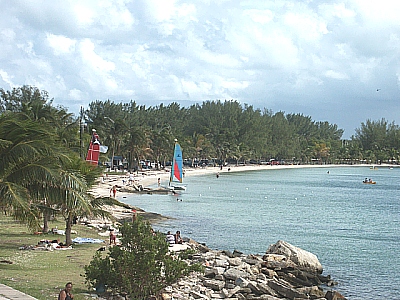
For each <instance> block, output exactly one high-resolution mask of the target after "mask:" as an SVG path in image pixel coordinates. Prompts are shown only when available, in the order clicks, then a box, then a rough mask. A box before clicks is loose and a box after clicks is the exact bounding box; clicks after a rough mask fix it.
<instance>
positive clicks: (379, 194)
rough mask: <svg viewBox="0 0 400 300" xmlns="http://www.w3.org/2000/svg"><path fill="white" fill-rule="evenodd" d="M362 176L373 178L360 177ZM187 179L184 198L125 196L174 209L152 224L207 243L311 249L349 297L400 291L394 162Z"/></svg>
mask: <svg viewBox="0 0 400 300" xmlns="http://www.w3.org/2000/svg"><path fill="white" fill-rule="evenodd" d="M328 171H329V173H328ZM365 177H368V178H372V179H373V180H374V181H376V182H377V184H376V185H369V184H363V183H362V180H363V179H364V178H365ZM185 184H187V186H188V188H187V191H186V192H185V193H183V194H182V195H180V196H179V199H182V201H177V197H174V196H169V195H168V196H166V195H133V196H129V197H128V198H126V199H124V202H127V203H129V204H132V205H135V206H138V207H141V208H143V209H144V210H146V211H151V212H156V213H161V214H163V215H167V216H170V217H173V218H174V219H172V220H168V221H166V222H163V223H161V224H158V225H157V226H155V228H156V229H158V230H160V231H163V232H166V231H168V230H171V231H173V232H175V231H176V230H180V231H181V233H182V236H186V237H191V238H193V239H195V240H197V241H198V242H202V243H205V244H207V245H208V246H209V247H211V248H213V249H220V250H231V251H233V250H235V249H236V250H239V251H242V252H245V253H258V254H262V253H265V250H266V249H267V248H268V246H269V245H270V244H273V243H275V242H276V241H278V240H285V241H287V242H289V243H291V244H293V245H295V246H298V247H300V248H302V249H305V250H308V251H310V252H312V253H314V254H316V255H317V256H318V258H319V260H320V262H321V264H322V265H323V267H324V274H325V275H328V274H331V275H332V277H333V278H334V279H335V280H337V281H338V282H339V285H338V287H337V289H338V290H339V291H340V292H341V293H342V294H344V295H345V296H346V297H348V299H399V298H400V296H399V295H400V276H399V270H400V255H399V253H398V251H399V250H400V239H399V237H400V234H399V231H398V230H399V225H400V215H399V211H400V210H399V209H400V197H399V195H400V168H394V169H392V170H390V169H389V168H379V169H378V170H370V169H369V167H335V168H304V169H278V170H277V169H275V170H265V171H252V172H237V173H234V172H232V173H222V174H221V176H220V177H219V178H218V179H217V178H216V177H215V176H213V175H205V176H198V177H187V178H185Z"/></svg>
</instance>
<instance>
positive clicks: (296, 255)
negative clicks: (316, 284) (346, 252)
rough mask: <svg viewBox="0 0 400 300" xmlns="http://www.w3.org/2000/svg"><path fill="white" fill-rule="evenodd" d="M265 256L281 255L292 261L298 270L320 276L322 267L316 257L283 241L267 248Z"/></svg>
mask: <svg viewBox="0 0 400 300" xmlns="http://www.w3.org/2000/svg"><path fill="white" fill-rule="evenodd" d="M267 254H281V255H285V256H286V257H287V258H288V259H290V260H291V261H293V262H294V263H295V264H296V265H297V266H298V267H299V268H300V269H304V270H307V271H312V272H316V273H318V274H321V273H322V271H323V268H322V265H321V263H320V262H319V260H318V258H317V256H316V255H315V254H313V253H311V252H308V251H306V250H303V249H300V248H298V247H295V246H293V245H291V244H289V243H287V242H285V241H278V242H276V243H275V244H273V245H271V246H269V248H268V250H267Z"/></svg>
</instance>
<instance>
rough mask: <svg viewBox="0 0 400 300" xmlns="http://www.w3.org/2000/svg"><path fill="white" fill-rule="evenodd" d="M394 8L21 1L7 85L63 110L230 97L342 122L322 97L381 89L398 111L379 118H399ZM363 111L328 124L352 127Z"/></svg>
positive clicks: (1, 44) (6, 28) (6, 37)
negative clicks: (28, 88) (36, 92)
mask: <svg viewBox="0 0 400 300" xmlns="http://www.w3.org/2000/svg"><path fill="white" fill-rule="evenodd" d="M317 2H318V1H317ZM398 11H400V2H399V3H397V2H393V1H389V0H382V1H379V2H376V1H372V0H346V1H341V0H332V1H325V2H323V3H321V2H318V3H316V2H315V1H294V0H285V1H273V0H252V1H209V0H189V1H182V0H85V1H78V0H70V1H60V0H56V1H43V0H38V1H33V2H32V1H15V2H13V5H5V6H4V7H3V9H2V10H1V11H0V66H1V71H0V82H1V83H2V84H3V85H4V86H2V88H5V89H8V88H12V87H14V86H15V85H16V86H20V85H23V84H31V85H37V86H39V87H40V88H42V89H45V90H47V91H49V92H50V94H51V96H52V97H54V98H55V101H56V102H57V101H60V102H61V104H66V106H67V107H68V104H71V107H79V106H80V105H87V103H89V102H90V101H93V100H95V99H111V100H115V101H120V100H125V101H128V100H131V99H133V98H135V100H136V101H137V102H138V103H141V102H142V101H146V100H147V99H152V100H159V101H162V100H191V101H202V100H208V99H232V98H233V99H237V100H239V101H241V102H243V103H249V104H254V105H257V106H260V107H266V108H269V109H273V110H275V111H277V110H285V111H287V112H296V113H297V112H300V113H304V114H310V115H311V116H312V117H315V118H318V119H321V118H323V117H324V116H327V117H332V118H334V114H332V112H331V111H330V110H328V108H327V107H326V106H320V105H319V102H320V99H325V101H328V102H329V101H331V102H333V101H334V102H335V103H338V104H340V102H342V103H346V105H348V106H349V107H350V105H351V104H352V101H354V107H357V106H359V105H360V103H359V100H358V99H359V98H361V97H360V94H362V95H363V96H362V98H363V99H364V100H365V99H367V98H368V97H370V99H371V101H373V100H374V99H375V98H374V97H375V96H376V95H375V94H373V95H372V94H368V92H367V91H369V90H371V91H375V90H376V87H377V86H379V87H381V88H382V91H385V93H386V94H385V97H386V98H387V99H388V100H387V105H390V106H391V107H395V109H393V110H392V111H391V112H390V113H391V115H387V112H386V111H382V117H385V118H387V119H388V120H392V119H394V120H396V121H397V123H399V121H400V120H399V119H398V118H399V117H398V116H399V115H400V108H398V109H397V107H399V106H398V103H397V102H396V101H397V99H398V94H399V85H398V84H397V83H400V75H399V74H400V67H399V66H400V58H399V55H398V53H399V50H400V42H399V41H400V34H399V32H400V23H399V21H398V16H397V14H398ZM344 86H345V88H344ZM338 90H340V95H339V94H338ZM381 94H383V93H381ZM77 103H79V105H78V104H77ZM144 104H145V103H144ZM295 104H296V105H297V106H296V105H295ZM297 108H301V109H302V110H304V111H295V110H296V109H297ZM293 110H294V111H293ZM378 112H379V106H376V107H375V110H374V111H373V112H371V111H370V113H371V114H372V113H374V115H376V114H377V113H378ZM367 113H368V111H367V110H366V111H365V112H363V113H362V114H361V113H360V115H359V116H356V115H354V116H352V117H353V118H352V119H351V120H350V119H349V120H343V118H341V117H339V116H338V117H337V119H333V120H332V122H335V121H336V120H340V122H344V123H339V124H338V125H339V127H341V126H343V127H344V126H346V127H350V128H355V127H357V126H358V124H360V122H362V121H365V119H367V118H368V117H369V116H368V115H367ZM328 121H331V120H329V119H328ZM354 122H356V123H354ZM350 133H351V132H350ZM350 133H349V134H350Z"/></svg>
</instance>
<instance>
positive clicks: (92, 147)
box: [86, 129, 100, 166]
mask: <svg viewBox="0 0 400 300" xmlns="http://www.w3.org/2000/svg"><path fill="white" fill-rule="evenodd" d="M99 156H100V139H99V135H98V134H97V133H96V130H95V129H93V134H92V139H91V140H90V144H89V149H88V153H87V155H86V161H87V162H89V163H91V164H92V165H96V166H97V165H98V164H99Z"/></svg>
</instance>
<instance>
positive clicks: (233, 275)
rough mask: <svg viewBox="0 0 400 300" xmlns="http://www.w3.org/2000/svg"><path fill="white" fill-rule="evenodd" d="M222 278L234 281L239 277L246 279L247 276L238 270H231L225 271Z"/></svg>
mask: <svg viewBox="0 0 400 300" xmlns="http://www.w3.org/2000/svg"><path fill="white" fill-rule="evenodd" d="M224 276H225V278H227V279H231V280H236V279H237V278H239V277H243V278H247V277H249V274H248V273H246V272H244V271H241V270H239V269H236V268H231V269H228V270H226V271H225V273H224Z"/></svg>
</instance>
